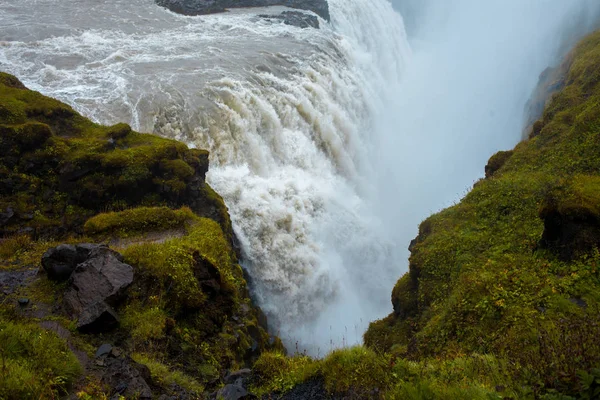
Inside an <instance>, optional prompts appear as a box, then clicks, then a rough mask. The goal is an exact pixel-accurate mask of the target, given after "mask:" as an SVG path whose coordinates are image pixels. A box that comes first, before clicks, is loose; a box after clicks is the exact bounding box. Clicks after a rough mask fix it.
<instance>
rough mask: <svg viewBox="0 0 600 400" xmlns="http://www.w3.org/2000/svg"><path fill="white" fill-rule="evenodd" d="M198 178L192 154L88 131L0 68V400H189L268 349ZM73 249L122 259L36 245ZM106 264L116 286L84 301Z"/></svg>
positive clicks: (162, 142)
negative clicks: (73, 398) (120, 399)
mask: <svg viewBox="0 0 600 400" xmlns="http://www.w3.org/2000/svg"><path fill="white" fill-rule="evenodd" d="M207 170H208V152H206V151H204V150H198V149H189V148H188V147H187V146H185V145H184V144H181V143H178V142H176V141H173V140H167V139H162V138H159V137H156V136H152V135H147V134H140V133H137V132H133V131H132V130H131V129H130V127H129V126H127V125H125V124H119V125H115V126H112V127H105V126H100V125H96V124H94V123H92V122H90V121H89V120H87V119H85V118H83V117H82V116H80V115H79V114H77V113H76V112H75V111H73V109H72V108H71V107H69V106H67V105H65V104H63V103H61V102H59V101H56V100H53V99H50V98H47V97H45V96H42V95H41V94H39V93H37V92H34V91H31V90H28V89H27V88H25V87H24V86H23V84H22V83H21V82H20V81H19V80H18V79H17V78H15V77H13V76H11V75H8V74H4V73H0V237H1V239H0V369H2V374H0V398H2V399H4V398H6V399H16V398H19V399H21V398H23V399H26V398H55V397H54V396H56V395H57V394H64V393H67V392H69V393H71V394H73V392H74V391H75V389H76V390H77V391H78V394H77V396H78V397H79V398H108V397H110V396H113V395H115V393H117V394H119V393H120V394H126V396H127V397H130V395H132V393H134V392H136V391H139V393H138V395H139V397H140V398H146V397H147V396H148V395H149V390H151V391H152V394H153V395H160V394H167V395H177V396H184V397H185V396H187V397H185V398H202V397H204V395H205V394H206V393H204V392H205V391H208V390H210V389H214V388H218V387H219V386H220V385H221V379H222V378H223V377H224V375H223V374H224V371H225V370H228V369H233V370H235V369H238V368H241V367H243V366H245V365H249V364H250V363H251V362H252V360H253V359H255V358H256V357H257V356H258V354H260V352H261V351H263V350H265V349H268V348H273V347H275V348H281V345H280V342H279V340H278V339H277V338H274V337H269V335H268V334H267V332H266V321H265V319H264V317H263V315H262V313H261V312H260V310H258V309H257V308H255V307H254V306H253V305H252V302H251V300H250V297H249V293H248V289H247V285H246V280H245V278H244V274H243V271H242V269H241V267H240V266H239V264H238V261H237V255H236V252H235V249H234V246H233V239H234V238H233V233H232V228H231V223H230V221H229V215H228V212H227V208H226V207H225V205H224V203H223V200H222V199H221V197H220V196H219V195H218V194H216V193H215V192H214V191H213V190H212V189H211V188H210V186H208V184H207V183H206V182H205V180H204V177H205V174H206V172H207ZM88 242H95V243H104V244H109V245H110V247H112V249H116V250H118V251H119V252H121V253H122V256H121V255H120V254H118V253H115V252H114V251H113V250H111V249H108V248H106V247H105V246H100V247H98V246H97V245H90V244H85V245H83V246H78V247H77V246H65V245H63V246H59V247H57V248H55V249H54V250H52V251H49V252H46V251H47V250H48V249H49V248H53V247H54V246H57V245H59V244H61V243H70V244H76V243H88ZM45 252H46V253H45ZM93 252H96V253H97V255H98V254H99V255H100V256H101V257H104V258H97V259H96V261H94V260H92V259H91V258H89V257H91V255H90V254H92V253H93ZM44 253H45V254H44ZM96 253H93V254H96ZM42 254H44V257H43V258H44V260H43V261H42V263H41V264H42V266H43V269H42V268H41V267H40V260H41V258H42ZM97 260H101V263H100V264H97ZM85 263H87V264H85ZM94 263H96V265H98V266H97V268H96V267H94V268H96V269H97V270H98V271H94V270H93V269H91V268H90V266H92V267H93V266H94ZM123 263H125V264H123ZM71 264H72V265H71ZM84 264H85V265H84ZM130 266H131V267H130ZM69 268H70V269H69ZM86 268H87V269H86ZM109 268H113V271H115V272H114V274H116V275H113V276H110V277H109V281H110V282H111V284H114V283H115V282H117V283H118V284H119V286H118V289H119V290H118V292H116V291H115V292H114V293H109V294H110V299H108V298H107V300H106V303H105V302H104V301H100V302H98V301H97V299H98V298H99V297H98V294H99V293H100V292H101V291H102V290H103V287H104V286H105V285H106V282H105V280H103V279H104V278H103V276H102V273H104V274H106V273H107V272H102V271H107V270H109ZM73 269H75V271H76V272H73ZM128 269H129V270H132V271H133V281H132V282H131V281H127V279H131V274H130V273H129V272H128ZM65 271H67V272H65ZM77 271H79V272H82V274H80V275H79V277H78V278H76V277H75V275H76V274H77ZM119 271H121V272H119ZM46 272H47V273H46ZM85 274H87V275H86V276H87V277H88V278H86V277H85V276H84V275H85ZM98 274H100V275H98ZM105 276H106V275H105ZM82 277H83V279H82ZM89 277H92V278H89ZM77 279H79V280H77ZM86 279H88V280H87V281H86ZM121 281H122V282H123V283H122V284H121ZM103 285H104V286H103ZM109 300H110V301H109ZM98 304H100V306H102V307H104V308H105V309H106V310H104V311H102V313H101V314H100V313H96V314H94V310H95V309H94V307H97V305H98ZM75 308H82V309H83V311H82V312H79V311H81V310H79V309H78V310H75ZM74 310H75V311H78V312H74ZM89 315H93V317H94V318H95V319H93V320H92V324H87V325H86V324H85V323H84V320H85V319H86V318H88V317H89ZM86 321H87V320H86ZM259 321H260V322H259ZM115 322H120V324H118V325H117V326H116V327H115V326H114V325H115ZM92 327H93V328H92ZM102 344H105V346H104V347H102V346H101V345H102ZM107 345H110V346H112V347H113V348H114V349H115V350H114V351H111V350H110V349H109V350H108V352H107V351H105V350H102V351H100V350H99V352H96V349H98V348H100V349H103V348H104V349H106V348H107ZM73 354H75V356H77V357H75V356H74V355H73ZM107 354H108V356H107ZM106 357H109V358H106ZM144 365H145V366H146V367H144ZM136 371H137V372H136ZM125 377H129V378H127V379H129V380H127V379H126V378H125ZM124 382H125V383H124ZM148 385H149V386H148ZM140 388H141V389H140ZM86 396H87V397H86Z"/></svg>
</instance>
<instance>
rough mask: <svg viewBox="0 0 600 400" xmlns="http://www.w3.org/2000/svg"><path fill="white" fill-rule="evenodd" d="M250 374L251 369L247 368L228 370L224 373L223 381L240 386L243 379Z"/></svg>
mask: <svg viewBox="0 0 600 400" xmlns="http://www.w3.org/2000/svg"><path fill="white" fill-rule="evenodd" d="M251 374H252V370H250V369H249V368H244V369H240V370H239V371H234V372H229V373H228V374H227V375H225V379H224V380H223V382H224V383H225V384H238V385H240V386H244V385H243V384H244V383H245V381H246V380H247V379H248V378H249V377H250V375H251Z"/></svg>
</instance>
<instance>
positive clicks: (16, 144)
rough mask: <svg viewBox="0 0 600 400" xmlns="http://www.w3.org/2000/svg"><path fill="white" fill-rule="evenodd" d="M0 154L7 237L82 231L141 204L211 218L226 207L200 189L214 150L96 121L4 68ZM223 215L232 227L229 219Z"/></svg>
mask: <svg viewBox="0 0 600 400" xmlns="http://www.w3.org/2000/svg"><path fill="white" fill-rule="evenodd" d="M0 158H1V160H2V162H1V163H0V212H5V211H6V212H7V213H8V215H9V218H8V221H7V223H6V224H4V225H3V227H2V230H1V231H0V234H2V235H4V236H6V235H10V234H13V233H16V232H18V231H21V230H23V229H29V230H32V231H33V233H34V235H33V236H34V237H35V238H38V237H47V238H52V239H60V238H63V237H65V236H68V235H73V234H80V233H81V232H82V228H83V224H84V223H85V221H86V220H87V219H89V218H90V217H93V216H94V215H96V214H97V213H99V212H107V211H122V210H126V209H130V208H133V207H138V206H146V207H163V206H169V207H171V208H175V207H181V206H183V205H188V206H190V207H191V208H192V209H193V210H194V211H195V212H197V213H199V214H200V215H201V216H207V217H211V216H212V214H219V216H221V214H222V212H223V208H225V207H224V205H223V204H222V199H220V197H219V196H218V195H216V196H211V197H210V198H209V197H208V196H206V198H205V199H202V196H199V195H198V193H199V192H207V193H208V191H210V189H209V188H208V185H207V184H206V183H205V182H204V176H205V174H206V171H207V170H208V152H206V151H204V150H197V149H188V148H187V146H186V145H185V144H183V143H179V142H176V141H174V140H168V139H163V138H160V137H157V136H153V135H147V134H140V133H137V132H133V131H132V130H131V128H130V127H129V126H128V125H126V124H117V125H115V126H112V127H105V126H101V125H97V124H94V123H92V122H91V121H89V120H87V119H85V118H83V117H81V116H80V115H78V114H77V113H76V112H75V111H74V110H73V109H72V108H71V107H69V106H67V105H65V104H63V103H61V102H59V101H57V100H54V99H50V98H48V97H45V96H42V95H41V94H39V93H37V92H34V91H31V90H28V89H26V88H25V87H24V86H23V85H22V84H21V83H20V82H19V81H18V80H17V79H16V78H14V77H12V76H10V75H7V74H4V73H2V74H1V75H0ZM199 197H200V200H196V199H197V198H199ZM199 202H200V203H199ZM225 210H226V208H225ZM203 213H204V214H203ZM104 222H108V221H104ZM155 222H157V221H155ZM218 222H220V223H221V224H222V227H223V229H225V230H226V231H227V232H229V231H230V230H231V228H230V226H228V225H227V223H228V222H229V219H228V218H226V219H225V218H221V219H218ZM95 228H102V227H101V226H100V227H98V226H97V225H96V226H91V227H90V229H91V231H94V229H95ZM115 228H118V229H121V228H123V227H118V226H117V227H115ZM133 228H134V229H143V227H141V226H135V227H133Z"/></svg>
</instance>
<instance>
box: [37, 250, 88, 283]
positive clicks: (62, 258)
mask: <svg viewBox="0 0 600 400" xmlns="http://www.w3.org/2000/svg"><path fill="white" fill-rule="evenodd" d="M98 247H99V245H95V244H89V243H84V244H78V245H72V244H61V245H58V246H56V247H53V248H51V249H48V250H47V251H46V252H45V253H44V255H43V256H42V267H43V268H44V270H45V271H46V273H47V274H48V278H49V279H52V280H54V281H59V282H64V281H66V280H68V279H69V278H70V277H71V274H72V273H73V271H75V268H76V267H77V265H79V264H80V263H82V262H84V261H85V260H86V259H87V258H88V257H89V255H90V252H91V251H92V250H93V249H95V248H98Z"/></svg>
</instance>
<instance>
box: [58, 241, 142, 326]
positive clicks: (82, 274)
mask: <svg viewBox="0 0 600 400" xmlns="http://www.w3.org/2000/svg"><path fill="white" fill-rule="evenodd" d="M59 247H60V246H59ZM89 248H91V250H90V251H89V253H88V258H87V259H86V260H85V261H83V262H81V263H79V264H78V265H77V267H76V268H75V270H74V271H73V273H72V274H71V277H70V279H69V285H68V288H67V290H66V291H65V295H64V298H63V307H64V309H65V311H66V312H67V314H68V315H69V316H70V317H71V318H76V319H77V320H78V323H77V328H78V329H79V330H80V331H83V332H105V331H108V330H110V329H112V328H113V327H114V326H115V325H116V324H117V323H118V317H117V314H116V313H115V311H114V310H113V309H112V307H111V306H115V305H116V304H117V303H118V302H119V300H120V299H121V298H122V295H123V294H124V291H125V289H126V288H127V287H128V286H129V285H130V284H131V283H132V282H133V268H132V267H131V266H130V265H128V264H125V263H123V258H122V257H121V255H120V254H119V253H117V252H116V251H113V250H111V249H109V248H108V247H105V246H96V247H88V249H89Z"/></svg>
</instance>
